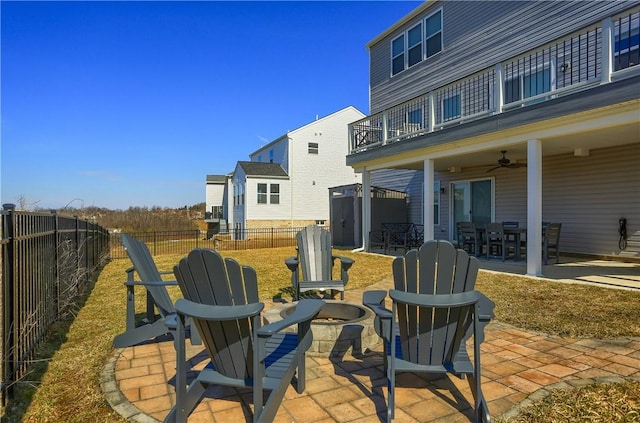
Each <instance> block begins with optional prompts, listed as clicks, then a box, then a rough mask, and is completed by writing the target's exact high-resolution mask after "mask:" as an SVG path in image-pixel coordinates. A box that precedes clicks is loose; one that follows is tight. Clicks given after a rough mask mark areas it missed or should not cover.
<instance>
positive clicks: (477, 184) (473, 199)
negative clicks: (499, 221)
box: [451, 179, 493, 238]
mask: <svg viewBox="0 0 640 423" xmlns="http://www.w3.org/2000/svg"><path fill="white" fill-rule="evenodd" d="M451 186H452V198H451V201H452V213H453V216H452V217H453V218H452V219H451V221H452V223H453V227H452V228H451V234H452V238H455V237H456V227H457V225H458V222H473V223H474V224H475V225H476V226H484V225H485V224H487V223H489V222H491V221H492V219H493V180H492V179H481V180H476V181H458V182H454V183H452V185H451Z"/></svg>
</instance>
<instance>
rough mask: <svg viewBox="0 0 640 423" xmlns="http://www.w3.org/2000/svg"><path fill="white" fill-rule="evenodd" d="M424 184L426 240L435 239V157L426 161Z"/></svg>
mask: <svg viewBox="0 0 640 423" xmlns="http://www.w3.org/2000/svg"><path fill="white" fill-rule="evenodd" d="M423 173H424V184H423V191H424V192H423V194H422V198H424V207H423V209H424V210H423V213H424V216H423V219H422V221H423V222H424V241H429V240H431V239H434V236H433V184H434V170H433V159H427V160H425V161H424V172H423Z"/></svg>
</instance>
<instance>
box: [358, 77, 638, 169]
mask: <svg viewBox="0 0 640 423" xmlns="http://www.w3.org/2000/svg"><path fill="white" fill-rule="evenodd" d="M638 87H640V76H636V77H632V78H627V79H623V80H620V81H615V82H611V83H609V84H603V85H600V86H597V87H594V88H591V89H589V90H585V91H581V92H578V93H575V94H571V95H567V96H564V97H559V98H555V99H552V100H549V101H546V102H543V103H538V104H535V105H531V106H527V107H523V108H519V109H514V110H510V111H508V112H504V113H501V114H497V115H494V116H490V117H486V118H483V119H479V120H476V121H473V122H467V123H463V124H461V125H459V126H454V127H450V128H446V129H443V130H440V131H436V132H432V133H430V134H426V135H423V136H419V137H415V138H411V139H410V140H406V141H402V142H397V143H394V144H389V145H386V146H382V147H378V148H374V149H371V150H367V151H364V152H361V153H355V154H350V155H348V156H347V165H350V166H357V165H358V164H359V163H362V162H365V161H369V160H375V159H380V158H385V157H386V158H388V157H390V156H392V155H394V154H399V153H404V152H408V151H412V150H416V149H420V148H426V147H430V146H434V145H440V144H445V143H448V142H452V141H456V140H460V139H465V138H469V137H474V136H478V135H483V134H489V133H492V132H496V131H500V130H505V129H509V128H516V127H518V126H522V125H527V124H532V123H536V122H542V121H545V120H548V119H552V118H558V117H562V116H569V115H572V114H574V113H579V112H585V111H588V110H593V109H598V108H601V107H605V106H610V105H614V104H620V103H624V102H627V101H632V100H637V99H638V98H639V95H640V89H639V88H638Z"/></svg>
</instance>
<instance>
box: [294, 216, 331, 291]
mask: <svg viewBox="0 0 640 423" xmlns="http://www.w3.org/2000/svg"><path fill="white" fill-rule="evenodd" d="M297 238H298V259H299V261H300V268H301V271H302V280H304V281H326V280H331V270H332V267H333V261H332V260H331V232H329V231H327V230H325V229H322V228H321V227H319V226H315V225H312V226H307V227H306V228H304V229H303V230H301V231H300V232H298V235H297Z"/></svg>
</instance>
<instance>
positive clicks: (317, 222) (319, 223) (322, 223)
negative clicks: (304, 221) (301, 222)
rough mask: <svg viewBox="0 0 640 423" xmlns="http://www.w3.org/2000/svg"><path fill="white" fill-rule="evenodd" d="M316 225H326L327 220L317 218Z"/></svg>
mask: <svg viewBox="0 0 640 423" xmlns="http://www.w3.org/2000/svg"><path fill="white" fill-rule="evenodd" d="M316 225H318V226H324V225H325V221H324V220H316Z"/></svg>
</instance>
